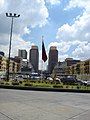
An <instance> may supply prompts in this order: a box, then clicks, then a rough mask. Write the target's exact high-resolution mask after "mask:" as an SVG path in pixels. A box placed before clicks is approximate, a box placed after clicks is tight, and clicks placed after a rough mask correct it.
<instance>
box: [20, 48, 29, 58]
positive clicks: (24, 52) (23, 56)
mask: <svg viewBox="0 0 90 120" xmlns="http://www.w3.org/2000/svg"><path fill="white" fill-rule="evenodd" d="M18 57H21V58H22V59H27V51H26V50H20V49H19V50H18Z"/></svg>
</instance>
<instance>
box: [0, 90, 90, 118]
mask: <svg viewBox="0 0 90 120" xmlns="http://www.w3.org/2000/svg"><path fill="white" fill-rule="evenodd" d="M0 120H90V94H87V93H66V92H43V91H24V90H11V89H0Z"/></svg>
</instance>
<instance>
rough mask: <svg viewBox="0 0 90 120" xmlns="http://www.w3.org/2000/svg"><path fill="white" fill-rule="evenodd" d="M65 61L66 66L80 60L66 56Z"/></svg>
mask: <svg viewBox="0 0 90 120" xmlns="http://www.w3.org/2000/svg"><path fill="white" fill-rule="evenodd" d="M65 62H66V63H67V66H71V65H74V64H76V63H78V62H80V60H74V59H73V58H66V59H65Z"/></svg>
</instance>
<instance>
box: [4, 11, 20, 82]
mask: <svg viewBox="0 0 90 120" xmlns="http://www.w3.org/2000/svg"><path fill="white" fill-rule="evenodd" d="M6 17H10V18H11V19H12V21H11V31H10V43H9V55H8V62H7V81H9V65H10V54H11V42H12V30H13V19H14V18H18V17H20V15H17V14H16V13H14V14H12V13H6Z"/></svg>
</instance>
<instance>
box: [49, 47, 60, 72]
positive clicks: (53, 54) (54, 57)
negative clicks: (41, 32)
mask: <svg viewBox="0 0 90 120" xmlns="http://www.w3.org/2000/svg"><path fill="white" fill-rule="evenodd" d="M57 62H58V50H57V48H56V47H55V46H51V47H50V50H49V61H48V71H49V73H52V71H53V69H54V67H55V65H56V64H57Z"/></svg>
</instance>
